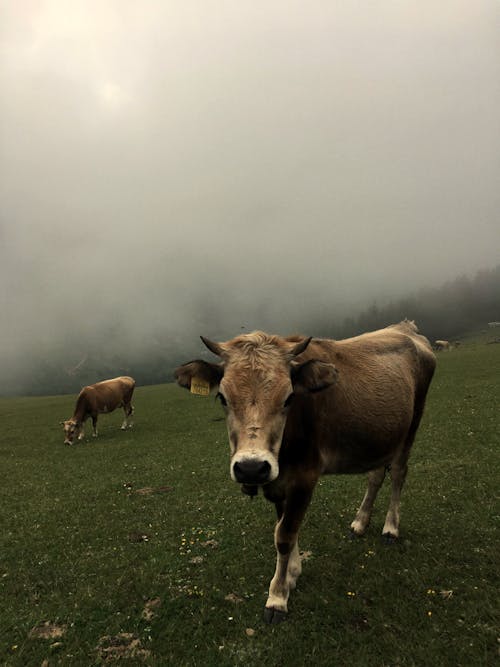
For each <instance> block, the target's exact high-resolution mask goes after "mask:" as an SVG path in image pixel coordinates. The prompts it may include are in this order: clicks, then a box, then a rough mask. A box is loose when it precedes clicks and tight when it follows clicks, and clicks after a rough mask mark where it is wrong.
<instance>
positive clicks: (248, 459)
mask: <svg viewBox="0 0 500 667" xmlns="http://www.w3.org/2000/svg"><path fill="white" fill-rule="evenodd" d="M202 341H203V342H204V344H205V345H206V346H207V347H208V349H209V350H211V351H212V352H213V353H214V354H216V355H218V356H219V357H220V358H221V359H222V362H221V363H219V364H212V363H208V362H206V361H202V360H196V361H191V362H189V363H187V364H184V365H183V366H180V367H179V368H178V369H177V370H176V371H175V377H176V379H177V382H178V383H179V384H180V385H181V386H182V387H186V388H187V389H189V388H190V387H191V382H192V380H198V381H202V382H205V383H207V384H209V385H210V388H211V389H212V388H217V392H218V393H217V396H218V398H219V399H220V402H221V403H222V405H223V407H224V410H225V412H226V421H227V431H228V435H229V445H230V449H231V464H230V473H231V477H232V479H233V480H234V481H235V482H239V483H241V484H245V485H261V484H267V483H269V482H272V481H273V480H274V479H276V477H277V476H278V474H279V467H278V455H279V451H280V447H281V441H282V438H283V432H284V430H285V424H286V419H287V415H288V413H289V411H290V410H291V409H292V406H293V402H294V399H295V395H296V394H300V393H306V392H318V391H321V390H323V389H326V388H327V387H330V386H331V385H333V384H334V383H335V381H336V378H337V371H336V369H335V366H334V365H333V364H329V363H326V362H323V361H318V360H314V359H310V360H308V361H303V362H299V361H298V360H296V357H297V356H298V355H299V354H301V353H302V352H304V350H305V349H306V348H307V346H308V345H309V343H310V341H311V338H303V339H300V340H297V341H294V342H291V341H289V340H286V339H285V338H281V337H279V336H270V335H268V334H265V333H262V332H254V333H251V334H245V335H242V336H239V337H237V338H235V339H233V340H231V341H228V342H226V343H213V342H211V341H209V340H207V339H206V338H203V337H202Z"/></svg>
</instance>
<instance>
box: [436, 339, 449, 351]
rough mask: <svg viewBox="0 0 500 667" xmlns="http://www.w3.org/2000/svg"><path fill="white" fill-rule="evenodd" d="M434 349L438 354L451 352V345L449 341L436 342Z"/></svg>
mask: <svg viewBox="0 0 500 667" xmlns="http://www.w3.org/2000/svg"><path fill="white" fill-rule="evenodd" d="M434 349H435V350H436V352H444V351H449V350H451V345H450V343H449V341H447V340H435V341H434Z"/></svg>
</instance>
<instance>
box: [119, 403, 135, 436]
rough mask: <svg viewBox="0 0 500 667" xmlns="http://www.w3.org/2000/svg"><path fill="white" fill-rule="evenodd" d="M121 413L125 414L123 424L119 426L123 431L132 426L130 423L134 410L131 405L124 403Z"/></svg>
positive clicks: (131, 422)
mask: <svg viewBox="0 0 500 667" xmlns="http://www.w3.org/2000/svg"><path fill="white" fill-rule="evenodd" d="M123 412H124V413H125V418H124V420H123V424H122V425H121V429H122V431H125V430H126V429H127V428H132V426H133V425H134V423H133V421H132V415H133V414H134V408H133V406H132V404H131V403H125V405H124V406H123Z"/></svg>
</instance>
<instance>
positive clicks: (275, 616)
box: [264, 607, 287, 625]
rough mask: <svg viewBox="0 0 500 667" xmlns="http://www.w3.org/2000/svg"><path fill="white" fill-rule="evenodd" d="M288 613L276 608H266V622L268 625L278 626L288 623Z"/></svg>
mask: <svg viewBox="0 0 500 667" xmlns="http://www.w3.org/2000/svg"><path fill="white" fill-rule="evenodd" d="M286 617H287V613H286V611H281V610H280V609H275V608H274V607H266V608H265V609H264V622H265V623H267V624H268V625H277V624H278V623H283V621H286Z"/></svg>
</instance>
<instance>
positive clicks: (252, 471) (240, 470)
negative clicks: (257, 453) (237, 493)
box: [233, 459, 271, 484]
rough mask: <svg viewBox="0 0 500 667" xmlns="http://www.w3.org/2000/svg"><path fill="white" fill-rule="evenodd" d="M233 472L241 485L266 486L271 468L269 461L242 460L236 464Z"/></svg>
mask: <svg viewBox="0 0 500 667" xmlns="http://www.w3.org/2000/svg"><path fill="white" fill-rule="evenodd" d="M233 472H234V476H235V478H236V481H237V482H239V483H240V484H264V483H265V482H267V481H268V480H269V473H270V472H271V466H270V464H269V463H268V462H267V461H259V460H258V459H242V460H241V461H238V462H237V463H235V464H234V466H233Z"/></svg>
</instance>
